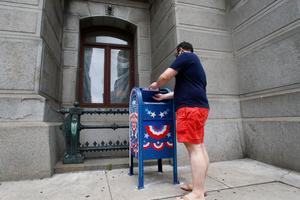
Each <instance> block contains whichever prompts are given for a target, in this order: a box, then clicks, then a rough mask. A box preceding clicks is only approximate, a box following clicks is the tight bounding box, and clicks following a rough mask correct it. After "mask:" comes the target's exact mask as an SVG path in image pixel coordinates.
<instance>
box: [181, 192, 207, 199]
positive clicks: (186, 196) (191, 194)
mask: <svg viewBox="0 0 300 200" xmlns="http://www.w3.org/2000/svg"><path fill="white" fill-rule="evenodd" d="M176 200H204V196H197V195H195V194H193V193H192V192H191V193H189V194H187V195H185V196H183V197H177V198H176Z"/></svg>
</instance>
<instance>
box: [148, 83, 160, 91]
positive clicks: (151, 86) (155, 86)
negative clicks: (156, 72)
mask: <svg viewBox="0 0 300 200" xmlns="http://www.w3.org/2000/svg"><path fill="white" fill-rule="evenodd" d="M149 88H150V89H153V90H155V89H158V88H159V87H158V84H157V82H153V83H151V85H149Z"/></svg>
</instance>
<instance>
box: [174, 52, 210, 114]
mask: <svg viewBox="0 0 300 200" xmlns="http://www.w3.org/2000/svg"><path fill="white" fill-rule="evenodd" d="M170 68H172V69H174V70H176V71H177V72H178V73H177V75H176V77H175V78H176V84H175V90H174V102H175V109H176V110H177V109H178V108H181V107H203V108H209V104H208V100H207V96H206V75H205V72H204V69H203V66H202V64H201V62H200V60H199V58H198V56H197V55H196V54H194V53H191V52H184V53H182V54H181V55H180V56H178V57H177V58H176V60H175V61H174V62H173V63H172V64H171V66H170Z"/></svg>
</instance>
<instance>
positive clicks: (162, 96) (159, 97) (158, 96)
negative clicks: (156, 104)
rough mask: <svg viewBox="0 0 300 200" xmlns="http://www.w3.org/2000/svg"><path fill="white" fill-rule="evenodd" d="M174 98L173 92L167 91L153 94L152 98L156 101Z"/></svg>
mask: <svg viewBox="0 0 300 200" xmlns="http://www.w3.org/2000/svg"><path fill="white" fill-rule="evenodd" d="M173 98H174V92H169V93H166V94H160V93H158V94H156V95H154V96H153V99H155V100H156V101H162V100H166V99H173Z"/></svg>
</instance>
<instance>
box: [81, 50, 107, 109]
mask: <svg viewBox="0 0 300 200" xmlns="http://www.w3.org/2000/svg"><path fill="white" fill-rule="evenodd" d="M83 73H84V74H83V102H84V103H103V102H104V49H102V48H84V70H83Z"/></svg>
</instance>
